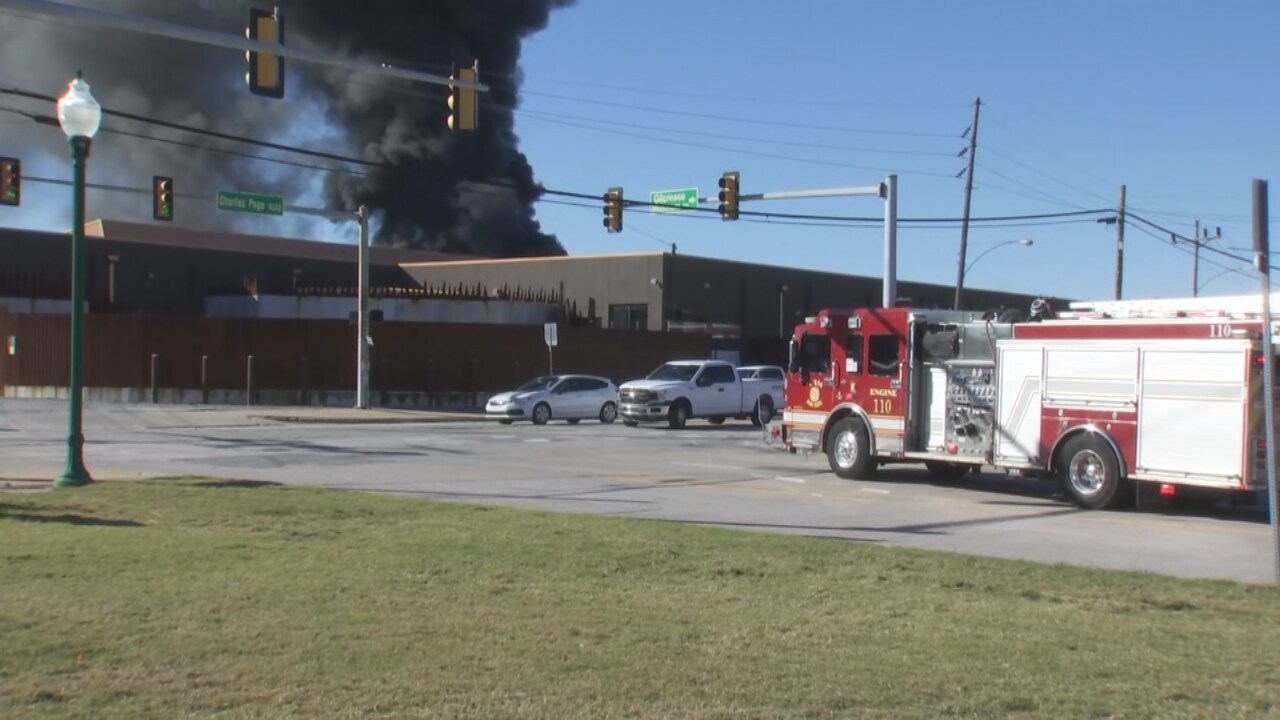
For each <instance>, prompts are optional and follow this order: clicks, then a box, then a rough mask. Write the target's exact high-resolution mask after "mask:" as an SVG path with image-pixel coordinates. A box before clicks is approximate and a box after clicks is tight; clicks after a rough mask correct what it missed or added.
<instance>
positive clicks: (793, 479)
mask: <svg viewBox="0 0 1280 720" xmlns="http://www.w3.org/2000/svg"><path fill="white" fill-rule="evenodd" d="M773 479H774V480H781V481H782V482H789V483H799V484H801V485H803V484H804V478H796V477H786V476H783V475H777V476H775V477H774V478H773Z"/></svg>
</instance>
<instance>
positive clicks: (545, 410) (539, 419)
mask: <svg viewBox="0 0 1280 720" xmlns="http://www.w3.org/2000/svg"><path fill="white" fill-rule="evenodd" d="M531 419H532V420H533V424H534V425H546V424H547V421H548V420H550V419H551V406H550V405H548V404H546V403H538V404H537V405H534V406H533V415H532V417H531Z"/></svg>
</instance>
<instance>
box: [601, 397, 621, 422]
mask: <svg viewBox="0 0 1280 720" xmlns="http://www.w3.org/2000/svg"><path fill="white" fill-rule="evenodd" d="M617 419H618V406H617V405H615V404H613V403H611V402H607V403H605V404H604V407H602V408H600V422H602V423H604V424H605V425H608V424H609V423H611V422H613V421H614V420H617Z"/></svg>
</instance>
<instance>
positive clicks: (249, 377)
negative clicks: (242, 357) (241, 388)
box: [244, 355, 253, 405]
mask: <svg viewBox="0 0 1280 720" xmlns="http://www.w3.org/2000/svg"><path fill="white" fill-rule="evenodd" d="M245 378H246V383H245V392H244V404H245V405H252V404H253V356H252V355H250V356H249V363H248V367H247V369H246V371H245Z"/></svg>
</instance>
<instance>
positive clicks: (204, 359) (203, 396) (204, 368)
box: [200, 355, 209, 405]
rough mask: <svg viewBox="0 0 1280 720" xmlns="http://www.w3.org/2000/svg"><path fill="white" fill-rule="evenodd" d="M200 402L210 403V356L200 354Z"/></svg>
mask: <svg viewBox="0 0 1280 720" xmlns="http://www.w3.org/2000/svg"><path fill="white" fill-rule="evenodd" d="M200 402H202V403H204V404H205V405H208V404H209V356H208V355H201V356H200Z"/></svg>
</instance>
